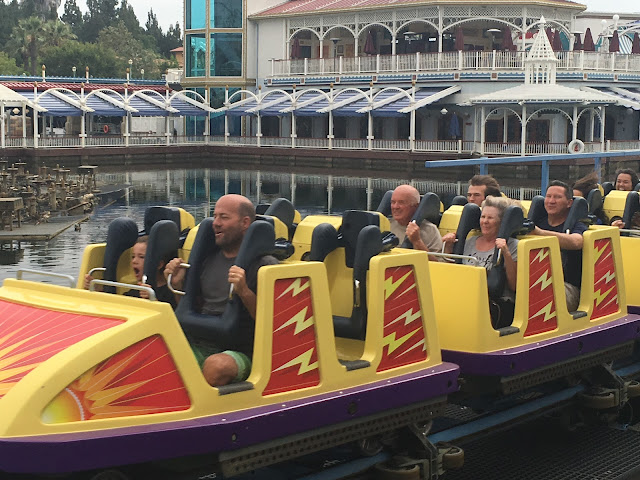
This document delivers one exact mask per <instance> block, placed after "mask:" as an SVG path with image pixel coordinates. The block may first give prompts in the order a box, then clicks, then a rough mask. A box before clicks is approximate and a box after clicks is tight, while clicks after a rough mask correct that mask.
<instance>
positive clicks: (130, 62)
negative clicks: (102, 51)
mask: <svg viewBox="0 0 640 480" xmlns="http://www.w3.org/2000/svg"><path fill="white" fill-rule="evenodd" d="M128 63H129V66H128V67H127V83H129V78H131V65H133V60H131V59H129V62H128Z"/></svg>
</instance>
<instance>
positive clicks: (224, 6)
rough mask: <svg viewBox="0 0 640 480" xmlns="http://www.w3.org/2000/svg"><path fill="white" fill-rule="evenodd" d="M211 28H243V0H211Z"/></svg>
mask: <svg viewBox="0 0 640 480" xmlns="http://www.w3.org/2000/svg"><path fill="white" fill-rule="evenodd" d="M209 16H210V18H209V24H210V26H211V28H242V0H211V4H210V6H209Z"/></svg>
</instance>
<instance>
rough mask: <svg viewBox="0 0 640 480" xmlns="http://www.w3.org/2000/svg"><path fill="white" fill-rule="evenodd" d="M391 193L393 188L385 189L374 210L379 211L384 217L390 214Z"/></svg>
mask: <svg viewBox="0 0 640 480" xmlns="http://www.w3.org/2000/svg"><path fill="white" fill-rule="evenodd" d="M392 195H393V190H387V191H386V192H384V195H383V196H382V200H380V203H379V204H378V208H376V212H380V213H381V214H382V215H384V216H385V217H390V216H391V197H392Z"/></svg>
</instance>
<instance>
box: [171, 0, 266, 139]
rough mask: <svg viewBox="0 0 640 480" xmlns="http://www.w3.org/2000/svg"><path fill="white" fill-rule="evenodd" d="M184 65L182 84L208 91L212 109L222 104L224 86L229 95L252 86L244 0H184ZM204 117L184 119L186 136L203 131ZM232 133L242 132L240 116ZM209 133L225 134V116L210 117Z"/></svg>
mask: <svg viewBox="0 0 640 480" xmlns="http://www.w3.org/2000/svg"><path fill="white" fill-rule="evenodd" d="M184 2H185V3H184V6H185V9H184V12H185V19H184V25H185V28H184V31H185V37H184V54H185V68H184V77H183V81H182V86H183V87H184V88H189V89H194V90H196V91H198V93H200V94H201V95H202V96H205V92H206V91H207V90H208V95H209V96H208V98H209V101H210V104H211V106H212V107H213V108H219V107H221V106H222V105H223V103H224V99H225V86H229V88H230V94H231V93H233V91H236V90H237V89H244V88H247V87H255V80H254V79H252V80H250V81H248V80H247V55H246V45H247V38H246V37H247V19H246V2H245V0H184ZM204 125H205V123H204V119H202V118H200V119H198V120H196V119H195V118H191V119H187V125H186V130H187V134H188V135H193V134H195V135H199V134H202V132H203V130H204ZM229 132H230V133H231V135H240V134H241V125H240V119H239V118H238V119H235V120H233V121H231V122H230V124H229ZM210 133H211V134H212V135H223V134H224V116H215V115H213V116H212V118H211V132H210Z"/></svg>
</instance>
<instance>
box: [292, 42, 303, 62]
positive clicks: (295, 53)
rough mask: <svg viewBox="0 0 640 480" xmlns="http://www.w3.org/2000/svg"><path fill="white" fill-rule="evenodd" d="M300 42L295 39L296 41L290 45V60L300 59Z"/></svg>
mask: <svg viewBox="0 0 640 480" xmlns="http://www.w3.org/2000/svg"><path fill="white" fill-rule="evenodd" d="M300 53H301V52H300V40H298V38H297V37H296V39H295V40H294V41H293V44H292V45H291V58H292V59H294V60H295V59H296V58H300Z"/></svg>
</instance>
